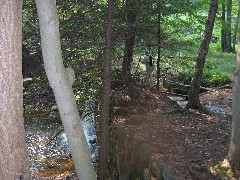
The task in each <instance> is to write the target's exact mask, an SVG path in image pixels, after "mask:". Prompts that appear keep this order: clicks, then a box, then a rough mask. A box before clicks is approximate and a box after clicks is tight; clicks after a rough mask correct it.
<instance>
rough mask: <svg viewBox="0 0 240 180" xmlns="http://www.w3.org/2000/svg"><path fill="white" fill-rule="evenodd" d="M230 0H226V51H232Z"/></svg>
mask: <svg viewBox="0 0 240 180" xmlns="http://www.w3.org/2000/svg"><path fill="white" fill-rule="evenodd" d="M231 21H232V0H227V19H226V25H227V28H226V43H227V44H226V52H229V53H230V52H232V43H231V42H232V23H231Z"/></svg>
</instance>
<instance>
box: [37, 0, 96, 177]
mask: <svg viewBox="0 0 240 180" xmlns="http://www.w3.org/2000/svg"><path fill="white" fill-rule="evenodd" d="M36 5H37V11H38V16H39V22H40V31H41V47H42V53H43V61H44V68H45V71H46V74H47V77H48V80H49V83H50V85H51V87H52V89H53V92H54V96H55V99H56V102H57V106H58V109H59V112H60V116H61V120H62V122H63V126H64V130H65V132H66V134H67V138H68V142H69V146H70V151H71V154H72V157H73V161H74V165H75V168H76V171H77V174H78V177H79V179H81V180H92V179H96V174H95V171H94V167H93V165H92V163H91V158H90V150H89V148H88V145H87V142H86V138H85V136H84V132H83V128H82V125H81V119H80V116H79V113H78V110H77V105H76V101H75V98H74V94H73V90H72V86H71V82H70V80H69V78H68V75H67V72H66V70H65V68H64V66H63V59H62V51H61V44H60V34H59V18H58V14H57V9H56V4H55V2H54V0H36Z"/></svg>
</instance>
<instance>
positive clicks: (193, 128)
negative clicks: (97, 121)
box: [113, 87, 231, 180]
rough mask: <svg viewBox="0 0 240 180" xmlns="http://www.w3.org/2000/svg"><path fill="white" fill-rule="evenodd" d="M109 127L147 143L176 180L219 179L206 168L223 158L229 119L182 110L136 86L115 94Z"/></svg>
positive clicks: (225, 151) (227, 117)
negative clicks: (128, 129) (111, 126)
mask: <svg viewBox="0 0 240 180" xmlns="http://www.w3.org/2000/svg"><path fill="white" fill-rule="evenodd" d="M113 124H114V125H119V126H121V127H124V126H125V127H126V128H129V127H131V129H130V131H126V132H131V133H132V132H134V134H135V135H134V136H135V137H136V136H137V137H138V139H139V138H140V139H142V140H143V141H145V142H148V143H149V144H151V146H152V148H153V153H154V154H155V155H157V156H158V157H159V158H160V159H161V160H162V161H163V162H164V163H165V164H166V165H167V166H168V167H169V168H170V169H171V170H172V172H173V173H174V175H175V177H176V178H177V179H178V180H186V179H204V180H210V179H219V178H218V177H217V176H216V175H214V174H213V173H211V172H210V170H209V166H214V165H215V164H217V163H219V162H220V161H223V160H224V158H226V156H227V151H228V147H229V142H230V133H231V117H229V116H221V115H217V114H213V115H211V116H209V115H205V114H201V113H199V112H197V111H193V110H184V109H182V108H181V107H179V106H178V105H177V103H176V102H174V101H172V100H170V99H169V98H168V97H167V96H166V95H165V94H158V93H157V92H156V91H154V90H150V89H148V88H139V87H138V88H131V90H130V91H115V106H114V122H113ZM140 156H141V155H140Z"/></svg>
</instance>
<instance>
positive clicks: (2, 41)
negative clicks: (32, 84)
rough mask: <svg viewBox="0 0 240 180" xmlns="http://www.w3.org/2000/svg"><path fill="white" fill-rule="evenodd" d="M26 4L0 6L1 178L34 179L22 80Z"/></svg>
mask: <svg viewBox="0 0 240 180" xmlns="http://www.w3.org/2000/svg"><path fill="white" fill-rule="evenodd" d="M22 3H23V2H22V1H21V0H8V1H1V6H0V90H1V92H0V102H1V103H0V137H1V141H0V179H1V180H6V179H26V180H30V171H29V158H28V152H27V148H26V143H25V130H24V119H23V77H22Z"/></svg>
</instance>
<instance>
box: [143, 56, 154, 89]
mask: <svg viewBox="0 0 240 180" xmlns="http://www.w3.org/2000/svg"><path fill="white" fill-rule="evenodd" d="M152 60H153V57H152V56H151V55H150V54H149V53H148V51H145V56H144V58H143V60H142V63H143V64H145V65H146V71H147V81H148V83H149V86H150V87H153V76H152V72H153V69H154V64H153V62H152Z"/></svg>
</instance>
